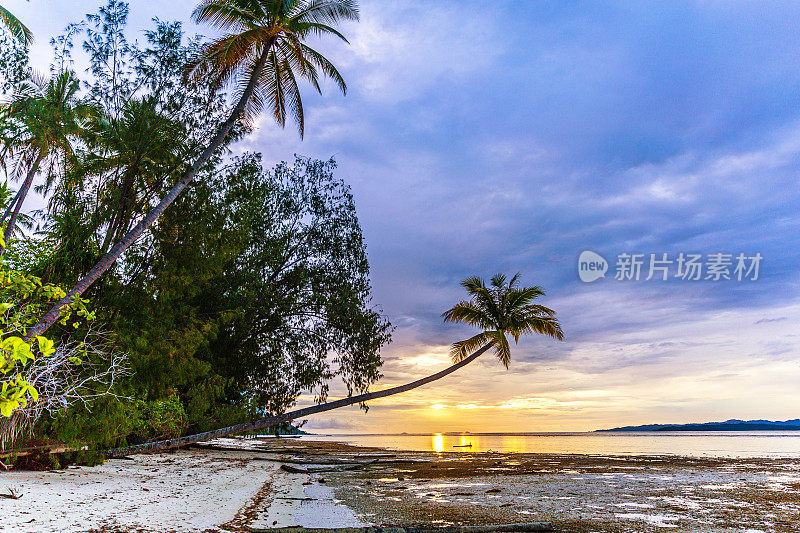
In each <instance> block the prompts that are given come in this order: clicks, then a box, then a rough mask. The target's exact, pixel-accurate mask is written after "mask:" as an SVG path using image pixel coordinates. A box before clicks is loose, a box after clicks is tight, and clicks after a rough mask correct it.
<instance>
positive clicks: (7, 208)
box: [0, 189, 22, 224]
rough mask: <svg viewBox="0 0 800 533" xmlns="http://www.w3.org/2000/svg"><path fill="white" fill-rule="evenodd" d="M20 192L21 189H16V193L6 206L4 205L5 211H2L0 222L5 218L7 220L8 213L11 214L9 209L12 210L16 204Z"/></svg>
mask: <svg viewBox="0 0 800 533" xmlns="http://www.w3.org/2000/svg"><path fill="white" fill-rule="evenodd" d="M21 192H22V189H20V190H18V191H17V194H15V195H14V198H13V199H12V200H11V202H9V204H8V207H6V210H5V212H4V213H3V218H0V224H3V223H4V222H5V221H6V220H8V217H9V215H11V211H13V210H14V206H15V205H17V200H19V195H20V193H21Z"/></svg>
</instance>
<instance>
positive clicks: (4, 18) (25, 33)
mask: <svg viewBox="0 0 800 533" xmlns="http://www.w3.org/2000/svg"><path fill="white" fill-rule="evenodd" d="M0 23H2V24H3V25H4V26H5V27H6V28H8V31H10V32H11V35H13V36H14V37H16V38H17V40H18V41H20V42H21V43H22V44H24V45H26V46H27V45H29V44H31V42H32V41H33V35H32V34H31V30H29V29H28V28H27V27H26V26H25V25H24V24H23V23H22V22H20V20H19V19H18V18H17V17H15V16H14V15H13V14H12V13H11V11H9V10H8V9H6V8H4V7H3V6H0Z"/></svg>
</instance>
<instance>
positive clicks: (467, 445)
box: [453, 444, 472, 448]
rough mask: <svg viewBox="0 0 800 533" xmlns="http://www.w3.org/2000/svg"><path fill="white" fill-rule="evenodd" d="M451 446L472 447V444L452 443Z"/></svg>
mask: <svg viewBox="0 0 800 533" xmlns="http://www.w3.org/2000/svg"><path fill="white" fill-rule="evenodd" d="M453 448H472V444H453Z"/></svg>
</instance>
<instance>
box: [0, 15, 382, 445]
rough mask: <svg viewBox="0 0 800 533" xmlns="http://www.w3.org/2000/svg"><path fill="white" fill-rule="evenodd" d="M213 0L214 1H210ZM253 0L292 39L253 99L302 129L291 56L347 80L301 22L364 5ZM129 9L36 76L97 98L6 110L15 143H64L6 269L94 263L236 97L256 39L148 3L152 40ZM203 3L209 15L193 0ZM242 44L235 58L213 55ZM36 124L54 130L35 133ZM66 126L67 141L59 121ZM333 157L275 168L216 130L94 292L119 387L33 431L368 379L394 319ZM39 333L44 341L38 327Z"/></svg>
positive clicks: (95, 25)
mask: <svg viewBox="0 0 800 533" xmlns="http://www.w3.org/2000/svg"><path fill="white" fill-rule="evenodd" d="M234 3H238V0H237V1H236V2H234ZM221 4H222V2H204V3H203V5H204V6H205V7H206V8H208V9H212V10H213V9H215V8H214V6H215V5H216V6H217V7H219V5H221ZM268 4H269V5H268ZM312 4H313V5H312ZM259 6H260V7H259V9H267V8H269V9H274V10H278V11H280V13H279V15H280V17H277V18H276V19H275V20H274V21H272V22H270V20H268V19H265V18H264V17H261V18H259V20H258V25H259V28H258V30H257V32H256V33H258V36H257V37H258V39H256V41H258V42H261V43H262V44H263V42H264V38H265V34H264V27H265V24H266V25H268V24H273V23H274V25H275V28H272V29H275V30H276V31H278V32H279V33H281V39H279V40H280V42H281V43H282V44H281V46H279V47H278V48H276V49H275V50H274V51H273V52H272V55H271V56H270V58H269V59H270V62H271V66H269V67H268V68H267V71H266V73H265V74H264V76H263V77H262V78H263V79H261V80H260V81H262V82H263V83H262V84H261V86H260V87H259V89H258V90H257V91H256V92H257V94H256V97H255V99H254V100H252V101H251V103H250V104H249V105H248V108H247V111H248V113H247V114H246V117H245V118H247V117H250V118H252V116H253V112H254V111H257V110H259V109H260V106H261V105H263V104H264V102H265V100H264V99H265V98H266V99H267V100H268V99H269V98H272V97H273V96H280V97H281V98H284V97H285V98H286V99H285V100H283V101H281V102H277V103H276V102H272V103H269V102H268V105H270V106H272V108H273V109H272V110H273V111H274V112H275V113H276V118H277V119H278V121H279V122H280V123H283V122H284V121H285V118H286V115H287V114H289V115H292V114H294V116H295V119H296V120H298V122H299V125H300V127H301V130H302V108H301V103H300V101H299V94H298V93H297V87H296V84H294V82H293V81H292V80H291V79H290V76H292V77H293V76H294V74H293V72H295V73H299V75H300V77H306V78H307V79H309V80H310V81H311V83H312V85H313V86H314V87H315V88H316V89H319V80H318V78H319V76H322V75H325V76H329V77H332V78H333V79H334V80H335V81H336V82H337V84H339V86H340V87H341V88H342V89H344V82H343V81H342V80H341V77H340V76H339V75H338V73H337V72H336V70H335V68H334V67H333V66H332V65H331V64H330V63H329V62H327V60H326V59H325V58H323V57H322V56H320V55H318V54H317V53H316V52H315V51H314V50H311V49H310V48H308V47H307V46H306V45H305V44H304V43H302V40H303V39H305V38H306V37H309V38H310V37H311V36H313V35H315V34H325V33H332V32H333V33H335V31H334V30H333V29H332V28H330V27H328V26H327V25H326V24H327V22H331V23H332V22H334V21H336V20H338V19H342V18H344V19H347V18H353V17H355V14H356V12H355V9H354V3H352V2H344V1H335V2H326V3H309V2H296V1H292V2H264V3H261V4H259ZM305 8H308V12H307V13H305V14H303V13H301V11H302V10H303V9H305ZM287 10H288V11H287ZM331 10H333V11H331ZM337 10H339V11H337ZM207 13H210V11H207ZM127 16H128V7H127V4H125V3H124V2H121V1H118V0H109V1H108V2H107V3H106V4H105V5H104V6H103V7H102V8H101V9H100V11H99V13H98V14H96V15H89V16H87V18H86V20H85V21H84V22H82V23H80V24H72V25H70V26H68V27H67V30H66V32H65V34H64V35H62V36H60V37H57V38H56V39H54V40H53V41H52V44H53V46H54V48H55V64H54V65H53V67H52V69H51V71H52V72H53V74H54V75H53V78H52V80H50V81H48V82H46V83H44V84H40V85H39V86H38V87H39V89H42V90H47V87H49V85H48V84H50V85H52V84H56V85H57V86H58V87H61V88H64V89H65V91H62V94H65V95H68V96H69V98H67V99H66V100H65V99H64V98H62V99H61V101H69V103H70V105H69V106H60V107H59V106H53V110H54V111H53V112H54V113H56V114H59V113H61V114H65V113H66V110H67V107H69V108H70V109H73V110H75V109H78V108H79V106H78V104H80V106H86V107H85V109H87V110H88V111H87V112H85V113H84V112H81V113H79V114H77V115H75V117H74V118H75V120H74V121H72V122H68V121H66V120H64V121H62V122H57V121H56V122H53V121H50V120H49V118H48V121H47V124H50V126H48V127H47V129H45V130H36V129H35V128H36V124H28V123H27V122H22V121H21V120H20V119H17V120H16V121H15V120H13V119H11V120H10V122H9V120H7V121H6V123H7V124H11V125H12V126H13V127H9V128H8V130H7V131H8V136H7V139H12V136H14V135H15V136H16V137H13V139H15V142H16V144H15V145H14V146H15V148H14V150H16V152H14V153H15V154H22V153H25V154H27V156H26V157H27V160H29V159H30V154H33V153H34V152H35V153H39V151H41V150H44V149H45V148H46V149H48V150H52V152H48V153H53V154H54V157H51V158H50V160H56V157H55V156H56V155H57V157H58V158H60V159H57V161H58V162H59V164H57V165H55V166H52V172H53V174H52V176H49V175H48V177H49V178H52V179H46V180H45V185H44V187H43V188H41V191H42V192H44V193H46V194H47V195H48V200H49V202H48V206H47V211H46V213H43V214H42V215H41V217H40V219H39V222H40V224H39V225H38V227H39V228H40V231H39V232H38V233H37V234H36V235H35V236H34V237H32V238H30V239H29V240H22V241H17V242H15V243H14V246H13V247H11V248H10V249H9V250H8V252H7V254H6V259H7V260H8V262H9V264H11V265H13V266H14V268H15V269H17V270H18V271H23V272H28V273H32V274H35V275H37V276H39V277H40V278H41V279H43V280H45V282H46V283H47V284H49V285H51V286H53V287H57V286H61V285H72V284H73V283H74V282H75V281H77V280H78V279H80V278H81V277H82V276H83V275H84V274H86V272H87V271H88V270H89V269H90V268H91V267H92V266H93V265H94V264H95V263H96V262H97V260H98V259H99V258H100V257H101V256H102V255H103V254H104V253H105V252H106V251H108V250H109V249H111V247H112V246H113V244H114V243H115V242H116V241H118V240H119V238H120V237H121V236H122V235H124V234H125V233H126V232H128V231H129V230H130V229H131V228H132V227H133V226H134V225H135V224H136V223H137V222H139V221H140V220H142V217H143V216H144V215H145V213H146V212H147V211H148V210H149V209H150V207H151V206H152V205H153V203H154V202H155V201H157V200H158V199H159V198H161V197H163V195H164V193H165V191H167V190H169V188H170V187H172V186H173V185H174V184H175V183H176V182H177V181H178V180H179V179H180V177H181V176H182V175H183V174H184V173H185V172H186V169H187V165H188V163H187V162H191V161H193V160H195V159H196V158H197V156H198V155H199V154H200V153H201V151H202V150H203V149H204V148H205V146H206V143H207V142H208V139H209V138H210V137H212V136H213V135H214V133H215V132H216V131H217V129H218V127H219V125H220V124H222V123H223V122H225V120H226V118H227V117H228V116H229V111H230V110H229V109H228V108H227V106H226V105H225V103H226V100H227V97H226V95H225V94H224V93H222V92H220V89H221V88H222V85H224V82H225V81H227V80H230V79H232V78H233V77H234V76H236V77H238V75H239V74H240V73H241V72H246V71H247V65H248V64H250V63H249V62H252V61H251V60H252V59H253V58H252V57H251V56H250V55H247V54H245V55H241V54H240V55H239V56H237V57H227V58H226V57H222V56H219V55H215V54H214V53H213V51H214V49H215V48H214V46H217V45H218V44H219V43H218V42H217V44H214V43H212V44H210V45H208V46H202V45H201V44H200V42H199V41H198V40H196V39H187V38H185V36H184V35H183V31H182V28H181V25H180V24H179V23H169V22H163V21H158V20H156V21H155V22H154V25H153V27H152V29H151V30H150V31H147V32H145V38H144V40H143V42H134V41H133V40H130V41H129V40H128V38H127V37H126V33H125V25H126V20H127ZM197 17H198V18H199V19H203V20H207V17H205V15H203V14H202V13H201V12H200V11H198V12H197ZM212 18H213V17H212ZM325 21H327V22H325ZM270 31H271V30H270ZM292 31H294V32H295V35H294V36H292V35H291V32H292ZM254 35H255V34H254ZM297 37H299V38H300V39H299V41H298V40H297V39H296V38H297ZM267 40H268V39H267ZM250 44H251V45H252V46H260V45H258V44H257V43H256V42H255V41H253V42H252V43H250ZM75 46H78V47H79V48H81V49H82V50H83V52H85V54H86V57H87V58H88V62H89V69H88V70H87V72H86V74H83V73H82V74H81V80H80V82H81V83H80V85H79V87H80V89H77V92H74V91H73V90H72V89H75V88H76V83H77V80H76V78H75V75H73V74H65V73H66V72H68V71H69V70H70V68H71V62H72V60H71V51H72V50H73V48H74V47H75ZM248 46H250V45H248ZM252 46H250V49H253V48H252ZM298 46H299V48H298ZM295 53H297V54H299V55H296V56H295V55H293V54H295ZM196 60H197V61H196ZM231 61H233V63H235V64H237V65H239V66H241V67H242V68H244V70H242V71H237V72H234V71H233V70H230V69H229V70H228V71H226V72H222V71H221V70H220V69H222V70H224V69H225V68H226V67H225V65H226V64H232V63H230V62H231ZM289 63H291V65H290V64H289ZM187 65H188V66H189V67H190V68H191V69H193V70H192V72H193V73H194V74H199V73H202V72H209V73H211V72H213V75H209V76H202V75H200V76H195V77H193V78H191V79H190V80H189V81H186V80H184V79H183V73H184V72H185V71H186V67H187ZM204 69H205V70H204ZM292 69H294V71H293V70H292ZM292 79H293V78H292ZM290 81H292V83H288V82H290ZM284 82H287V83H288V84H286V85H282V86H281V87H278V85H280V84H282V83H284ZM58 84H60V85H58ZM276 84H277V85H276ZM54 87H55V85H54ZM67 89H69V90H67ZM39 92H40V93H41V91H39ZM279 93H280V94H279ZM20 94H21V93H20ZM270 102H271V101H270ZM273 104H275V105H273ZM80 109H84V108H83V107H80ZM33 115H35V113H32V114H31V116H33ZM45 117H46V116H45ZM6 118H9V116H8V115H7V117H6ZM62 126H63V127H62ZM67 126H69V128H67ZM73 126H75V127H73ZM249 127H250V124H249V122H248V120H237V121H236V122H235V124H234V126H233V129H232V130H231V131H230V133H229V134H228V136H227V138H226V139H225V142H224V143H223V146H222V148H223V149H224V148H225V147H226V146H227V145H228V144H229V143H231V142H234V141H236V140H237V139H240V138H241V137H242V136H243V135H244V134H245V133H246V132H247V131H248V129H249ZM15 128H16V129H15ZM59 128H61V129H59ZM35 131H40V132H44V133H42V134H41V135H39V134H37V135H33V132H35ZM56 133H57V134H58V135H55V134H56ZM45 134H46V135H45ZM62 134H63V135H62ZM45 137H46V138H47V139H50V140H48V141H47V142H44V143H40V142H39V141H38V140H37V139H44V138H45ZM57 137H58V138H59V139H62V138H63V139H62V140H66V144H65V143H64V142H62V141H59V142H61V144H60V145H59V144H58V143H56V142H55V141H53V139H56V138H57ZM23 141H24V142H23ZM27 141H30V142H28V143H27V144H25V142H27ZM10 144H11V143H10V141H9V143H7V145H9V146H10ZM54 147H55V148H54ZM9 150H11V148H9ZM9 153H11V152H9ZM226 158H227V159H226ZM66 161H68V162H69V164H64V163H65V162H66ZM50 169H51V167H48V172H49V171H50ZM334 171H335V163H334V162H333V161H317V160H310V159H301V158H298V159H297V160H296V161H294V162H293V163H290V164H285V163H284V164H280V165H278V166H277V167H275V168H274V169H272V170H269V171H265V170H264V169H263V168H262V166H261V161H260V158H259V157H258V156H256V155H246V156H243V157H241V158H238V159H231V158H229V156H227V155H226V154H224V153H223V151H222V150H219V151H218V152H217V153H216V154H215V155H214V156H213V157H212V158H211V159H210V160H209V161H208V162H207V163H206V164H205V165H204V166H203V168H202V169H201V170H200V172H199V174H198V176H197V178H196V179H195V181H194V182H193V183H192V185H190V186H189V187H188V188H187V189H186V191H185V192H184V194H183V195H182V196H181V197H179V198H178V199H177V200H176V202H175V204H174V205H173V206H172V207H171V208H170V209H169V210H167V211H166V213H165V214H164V215H162V216H161V218H160V219H159V221H158V224H157V225H154V226H152V227H151V228H150V229H149V231H147V232H146V233H145V234H144V235H143V236H142V237H141V238H140V239H139V240H138V241H137V242H136V243H135V244H134V245H133V246H131V247H130V248H129V249H128V250H127V251H126V252H125V254H124V255H123V256H122V257H120V258H119V260H117V261H116V262H115V264H114V266H113V267H112V268H111V270H110V271H109V272H108V273H107V274H106V275H105V276H104V277H103V278H102V279H101V281H100V282H99V283H96V284H95V285H94V286H93V287H92V288H91V289H90V292H87V293H86V295H87V297H88V298H90V299H91V301H92V302H93V304H94V305H96V306H97V308H98V309H99V311H98V315H99V318H100V321H101V322H102V323H104V324H107V325H108V326H109V327H110V328H111V329H112V330H113V335H112V337H111V340H112V342H113V343H114V345H115V346H116V347H117V348H118V349H119V350H120V351H121V352H124V353H125V354H126V355H127V357H128V365H129V366H130V369H131V371H132V372H131V375H130V376H129V377H127V378H126V379H122V380H118V381H117V382H115V389H114V392H116V393H117V395H118V396H116V397H114V396H110V397H102V398H100V399H99V400H97V401H96V402H95V403H94V404H93V405H92V410H91V412H90V411H88V409H86V408H85V407H84V406H82V405H76V406H73V407H71V408H69V409H66V410H64V411H62V412H60V413H57V414H56V415H55V416H54V417H53V418H49V417H47V418H43V419H42V420H40V421H39V423H38V425H37V432H38V434H39V435H40V436H49V437H53V438H56V439H58V440H60V441H65V442H72V443H87V442H88V443H90V444H92V445H93V446H98V447H100V446H114V445H120V444H124V443H125V442H126V441H127V442H129V443H131V442H138V441H142V440H147V439H153V438H159V437H168V436H175V435H178V434H180V433H182V432H187V431H192V432H194V431H202V430H205V429H211V428H213V427H219V426H221V425H230V424H233V423H236V422H241V421H244V420H246V419H250V418H252V417H253V416H261V415H263V414H266V413H277V412H281V411H284V410H285V409H287V408H288V407H290V406H291V405H293V404H294V402H295V401H296V399H297V397H298V395H299V394H301V393H302V392H311V393H313V394H314V395H315V396H316V397H317V398H318V399H319V400H323V399H325V397H326V396H327V392H328V383H329V381H330V380H332V379H335V378H339V379H342V380H343V381H344V383H345V384H346V386H347V387H348V390H350V391H351V392H353V391H356V392H361V391H365V390H366V389H367V387H368V386H369V385H370V384H371V383H374V382H375V381H376V380H377V379H378V378H379V377H380V374H379V369H380V365H381V360H380V356H379V350H380V348H381V346H383V345H384V344H385V343H387V342H389V340H390V331H391V326H390V325H389V323H388V322H387V321H386V320H385V318H383V317H382V316H381V315H380V313H379V311H378V310H376V309H374V307H373V305H372V303H371V300H370V298H371V287H370V282H369V265H368V262H367V257H366V250H365V245H364V241H363V237H362V234H361V228H360V225H359V222H358V217H357V215H356V209H355V203H354V200H353V197H352V194H351V193H350V190H349V188H348V187H347V186H346V185H345V184H344V183H343V182H342V181H341V180H339V179H336V178H335V177H334ZM9 301H10V300H9ZM76 305H80V306H83V307H81V308H76V309H74V310H73V311H74V313H75V316H77V317H79V318H81V319H84V318H89V317H90V316H92V315H91V314H89V315H87V316H84V315H83V314H81V312H83V313H84V314H86V313H88V310H86V308H85V305H86V301H85V300H78V301H77V302H76ZM41 311H42V309H37V310H36V311H35V312H32V313H31V316H33V315H40V314H41ZM72 324H73V319H72V318H70V319H69V320H66V319H65V320H62V326H63V327H62V330H64V331H66V330H67V329H69V328H73V326H72ZM73 329H74V328H73ZM42 348H45V349H46V348H47V347H46V345H44V344H43V345H42ZM10 349H11V350H12V353H14V352H13V350H14V348H13V347H10ZM20 350H21V352H20V353H21V354H22V353H23V352H24V351H25V349H24V348H21V349H20ZM31 350H32V352H33V353H34V354H35V355H37V356H38V353H39V351H40V346H39V345H38V341H36V342H35V343H34V345H32V346H31ZM59 353H61V352H59ZM19 357H25V356H24V355H20V356H19ZM81 359H82V358H81V357H80V356H78V357H76V358H75V359H74V360H72V364H74V365H78V364H80V365H82V366H81V367H78V368H83V366H84V365H86V364H88V362H86V361H84V360H81ZM14 364H15V365H16V366H21V365H22V364H23V363H22V362H20V361H18V360H15V363H14ZM9 375H11V374H9ZM26 397H27V398H30V394H29V393H27V392H26Z"/></svg>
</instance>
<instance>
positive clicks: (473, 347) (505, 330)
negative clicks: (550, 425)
mask: <svg viewBox="0 0 800 533" xmlns="http://www.w3.org/2000/svg"><path fill="white" fill-rule="evenodd" d="M518 283H519V274H517V275H515V276H513V277H512V278H511V279H507V278H506V276H504V275H503V274H497V275H496V276H494V277H493V278H492V279H491V281H490V284H489V286H488V287H487V286H486V284H485V283H484V281H483V280H482V279H481V278H478V277H470V278H467V279H465V280H464V281H462V282H461V285H462V286H463V287H464V288H465V289H466V290H467V293H468V294H469V296H470V299H469V301H462V302H459V303H457V304H456V305H455V306H453V307H452V308H451V309H449V310H448V311H446V312H445V313H444V314H443V315H442V316H443V317H444V320H445V322H459V323H464V324H468V325H470V326H475V327H477V328H480V329H481V330H482V331H481V332H480V333H478V334H477V335H474V336H472V337H470V338H469V339H466V340H463V341H459V342H456V343H454V344H453V346H452V348H451V350H450V355H451V357H452V358H453V363H454V364H453V365H451V366H449V367H447V368H445V369H444V370H442V371H440V372H437V373H436V374H432V375H430V376H427V377H424V378H422V379H418V380H416V381H412V382H411V383H406V384H405V385H399V386H397V387H391V388H388V389H384V390H380V391H375V392H368V393H364V394H359V395H357V396H351V397H349V398H343V399H341V400H336V401H333V402H327V403H323V404H319V405H314V406H312V407H306V408H304V409H298V410H297V411H291V412H289V413H284V414H282V415H277V416H271V417H268V418H263V419H261V420H257V421H255V422H246V423H243V424H238V425H235V426H230V427H226V428H222V429H217V430H214V431H208V432H206V433H200V434H198V435H191V436H187V437H179V438H176V439H170V440H165V441H160V442H151V443H146V444H139V445H136V446H130V447H128V448H120V449H117V450H111V451H110V452H109V456H111V457H119V456H123V455H128V454H131V453H141V452H152V451H157V450H164V449H167V448H175V447H178V446H185V445H187V444H192V443H195V442H201V441H205V440H211V439H215V438H219V437H224V436H225V435H232V434H236V433H245V432H250V431H255V430H258V429H263V428H267V427H270V426H275V425H278V424H283V423H286V422H289V421H291V420H295V419H297V418H302V417H304V416H308V415H312V414H315V413H321V412H324V411H330V410H332V409H338V408H340V407H345V406H347V405H353V404H357V403H364V402H367V401H369V400H374V399H376V398H385V397H387V396H392V395H395V394H400V393H401V392H406V391H409V390H412V389H416V388H417V387H421V386H422V385H425V384H427V383H431V382H433V381H436V380H439V379H442V378H443V377H445V376H447V375H449V374H452V373H453V372H455V371H456V370H458V369H459V368H462V367H464V366H466V365H468V364H469V363H471V362H472V361H474V360H475V359H477V358H478V357H480V356H481V355H483V354H484V353H485V352H486V351H488V350H489V349H493V351H494V353H495V355H496V356H497V358H498V359H499V360H500V362H501V363H503V365H504V366H505V367H506V368H508V365H509V363H510V362H511V344H510V343H509V342H508V336H509V335H510V336H511V337H512V338H513V339H514V342H515V343H516V342H518V341H519V338H520V337H521V336H522V335H527V334H531V333H538V334H541V335H547V336H548V337H553V338H555V339H559V340H562V339H563V338H564V334H563V332H562V331H561V325H560V324H559V323H558V320H556V313H555V311H553V310H552V309H550V308H548V307H545V306H543V305H539V304H535V303H533V302H534V300H536V299H537V298H539V297H540V296H543V295H544V290H543V289H542V288H541V287H538V286H534V287H519V286H518ZM470 352H472V353H470Z"/></svg>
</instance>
